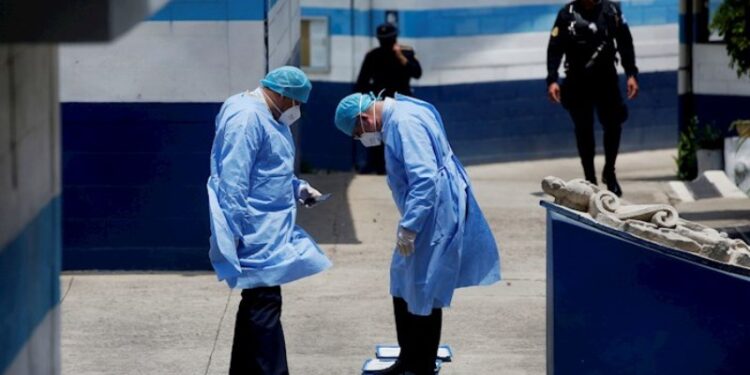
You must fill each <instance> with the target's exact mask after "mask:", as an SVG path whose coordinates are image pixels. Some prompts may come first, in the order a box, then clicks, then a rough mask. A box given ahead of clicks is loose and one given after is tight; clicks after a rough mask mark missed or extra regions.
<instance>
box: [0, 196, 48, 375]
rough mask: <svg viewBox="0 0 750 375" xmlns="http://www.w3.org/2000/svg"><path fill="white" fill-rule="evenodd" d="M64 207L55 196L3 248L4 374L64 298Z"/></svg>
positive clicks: (0, 338) (0, 346) (0, 369)
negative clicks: (62, 297)
mask: <svg viewBox="0 0 750 375" xmlns="http://www.w3.org/2000/svg"><path fill="white" fill-rule="evenodd" d="M60 209H61V202H60V198H59V197H56V198H53V199H52V200H51V201H50V202H49V203H48V204H47V206H45V207H44V208H43V209H42V210H41V211H40V212H39V214H38V215H37V216H36V217H35V218H34V219H33V220H31V221H30V222H29V223H28V224H27V226H26V227H25V228H24V229H23V230H22V231H21V233H20V234H19V235H18V236H17V237H16V239H15V240H13V241H12V242H10V243H9V244H8V245H7V246H6V247H5V248H4V249H2V250H0V317H2V318H3V320H2V321H0V374H1V373H4V372H5V370H6V369H7V368H8V366H10V364H11V363H12V362H13V360H14V359H15V357H16V356H17V355H18V353H19V352H20V351H21V349H22V348H23V347H24V345H25V344H26V343H27V342H28V341H29V339H30V338H31V336H32V335H33V333H34V330H35V329H36V327H37V326H38V325H39V324H40V323H41V322H42V320H44V318H45V317H46V316H47V314H48V313H49V312H50V311H51V310H52V309H53V308H55V306H57V305H58V303H59V301H60V254H61V248H60V247H61V232H60V227H61V226H60V218H61V211H60Z"/></svg>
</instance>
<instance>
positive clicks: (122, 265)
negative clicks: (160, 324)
mask: <svg viewBox="0 0 750 375" xmlns="http://www.w3.org/2000/svg"><path fill="white" fill-rule="evenodd" d="M299 9H300V7H299V3H298V0H259V1H247V0H173V1H172V2H170V3H169V4H168V5H167V6H166V7H165V8H163V9H162V10H161V11H160V12H158V13H156V14H155V15H154V16H152V17H151V19H150V20H148V21H146V22H143V23H141V24H140V25H139V26H137V27H136V28H134V29H133V30H132V31H131V32H129V33H128V34H126V35H124V36H123V37H121V38H120V39H118V40H116V41H115V42H113V43H111V44H107V45H85V46H83V45H69V46H64V47H62V48H61V50H60V65H61V66H60V71H61V99H62V102H63V105H62V123H63V194H64V197H65V199H64V207H63V208H64V210H63V212H64V220H63V231H64V244H63V247H64V253H63V267H64V268H65V269H82V268H108V269H160V268H161V269H195V268H208V267H210V265H209V263H208V258H207V255H206V251H207V248H208V236H209V234H210V233H209V225H208V208H207V200H206V190H205V183H206V179H207V178H208V175H209V152H210V149H211V142H212V140H213V133H214V117H215V116H216V113H217V112H218V110H219V108H220V106H221V103H222V102H223V101H224V100H225V99H226V98H227V97H228V96H230V95H232V94H235V93H238V92H241V91H243V90H246V89H252V88H255V87H257V86H258V82H259V80H260V79H261V78H262V77H263V76H264V75H265V73H266V71H267V70H268V69H273V68H275V67H277V66H280V65H284V64H286V63H289V62H292V63H293V62H295V61H296V59H297V55H298V53H297V52H296V51H297V48H298V46H297V45H298V40H299V32H300V30H299V25H300V22H299V17H300V10H299ZM266 30H267V32H266ZM266 46H268V48H267V47H266Z"/></svg>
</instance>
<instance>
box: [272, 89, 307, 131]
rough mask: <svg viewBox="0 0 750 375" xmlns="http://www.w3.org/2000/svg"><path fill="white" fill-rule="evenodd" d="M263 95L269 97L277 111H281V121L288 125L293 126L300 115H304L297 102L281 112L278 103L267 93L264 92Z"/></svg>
mask: <svg viewBox="0 0 750 375" xmlns="http://www.w3.org/2000/svg"><path fill="white" fill-rule="evenodd" d="M263 95H264V96H265V97H266V98H267V99H268V101H269V102H270V103H271V105H272V106H273V108H274V109H276V111H277V112H279V113H281V115H279V120H278V121H279V122H280V123H282V124H284V125H286V126H292V124H294V123H295V122H297V120H299V118H300V117H302V112H301V111H300V109H299V104H295V105H293V106H291V107H290V108H289V109H287V110H286V111H284V112H281V110H280V109H279V107H278V106H277V105H276V103H274V102H273V100H271V98H270V97H268V96H267V95H266V93H265V92H264V93H263Z"/></svg>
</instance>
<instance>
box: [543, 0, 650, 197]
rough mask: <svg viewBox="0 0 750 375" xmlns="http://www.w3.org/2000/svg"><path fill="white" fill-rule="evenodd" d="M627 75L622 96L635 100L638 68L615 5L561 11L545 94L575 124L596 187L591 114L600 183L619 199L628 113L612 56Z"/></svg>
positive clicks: (592, 3)
mask: <svg viewBox="0 0 750 375" xmlns="http://www.w3.org/2000/svg"><path fill="white" fill-rule="evenodd" d="M618 53H619V55H620V59H621V62H622V67H623V68H624V69H625V74H626V75H627V96H628V99H634V98H635V97H636V96H637V95H638V68H637V67H636V65H635V51H634V49H633V37H632V35H631V34H630V28H629V27H628V24H627V21H626V20H625V17H624V16H623V14H622V10H621V9H620V4H619V3H617V2H613V1H609V0H575V1H573V2H570V3H568V4H567V5H565V6H564V7H563V8H562V9H561V10H560V12H559V13H558V14H557V20H556V21H555V25H554V27H553V29H552V34H551V36H550V40H549V46H548V48H547V94H548V96H549V98H550V100H552V101H553V102H555V103H562V105H563V107H564V108H565V109H567V110H568V112H569V113H570V117H571V119H572V120H573V123H574V124H575V134H576V142H577V145H578V154H579V156H580V157H581V164H582V166H583V172H584V176H585V178H586V180H588V181H590V182H593V183H594V184H596V183H597V180H596V171H595V169H594V154H595V141H594V110H596V113H597V116H598V118H599V122H600V123H601V124H602V127H603V128H604V154H605V164H604V170H603V171H602V181H603V182H604V183H605V184H606V186H607V189H608V190H610V191H612V192H613V193H615V194H617V195H618V196H622V189H621V188H620V184H619V183H618V182H617V176H616V175H615V161H616V159H617V153H618V150H619V147H620V135H621V133H622V124H623V123H624V122H625V120H626V119H627V118H628V109H627V106H626V105H625V103H624V102H623V99H622V95H621V94H620V85H619V81H618V77H617V70H616V67H615V65H616V64H617V56H616V54H618ZM563 55H564V56H565V72H566V77H565V80H564V81H563V83H562V88H561V87H560V85H559V84H558V82H557V81H558V69H559V67H560V63H561V61H562V58H563Z"/></svg>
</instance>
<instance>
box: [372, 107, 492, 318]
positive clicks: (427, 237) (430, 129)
mask: <svg viewBox="0 0 750 375" xmlns="http://www.w3.org/2000/svg"><path fill="white" fill-rule="evenodd" d="M382 131H383V139H384V142H385V147H386V151H385V158H386V170H387V175H388V186H389V187H390V188H391V193H392V194H393V200H394V201H395V202H396V206H398V209H399V211H400V212H401V221H400V223H399V224H400V225H401V226H402V227H404V228H406V229H408V230H410V231H412V232H415V233H417V238H416V241H415V251H414V253H413V254H411V255H410V256H406V257H404V256H402V255H400V254H399V253H398V252H397V251H394V254H393V260H392V263H391V294H392V295H393V296H395V297H401V298H403V299H404V300H406V302H407V304H408V306H409V312H410V313H412V314H416V315H429V314H430V312H431V310H432V309H433V308H442V307H447V306H450V303H451V299H452V297H453V291H454V290H455V289H456V288H461V287H467V286H474V285H488V284H492V283H495V282H497V281H498V280H500V257H499V253H498V248H497V245H496V243H495V238H494V236H493V235H492V231H491V230H490V227H489V225H488V224H487V221H486V220H485V218H484V215H483V214H482V211H481V210H480V209H479V205H478V204H477V201H476V199H475V198H474V194H473V192H472V188H471V183H470V181H469V177H468V175H467V174H466V171H465V170H464V168H463V166H462V165H461V163H460V162H459V161H458V158H456V156H455V155H453V151H452V150H451V147H450V145H449V144H448V141H447V138H446V135H445V129H444V126H443V122H442V119H441V118H440V114H439V113H438V112H437V110H435V108H434V107H433V106H432V105H430V104H429V103H426V102H424V101H421V100H417V99H414V98H411V97H408V96H403V95H397V96H396V99H395V101H390V100H389V101H388V102H387V103H386V105H385V110H384V111H383V129H382Z"/></svg>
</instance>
